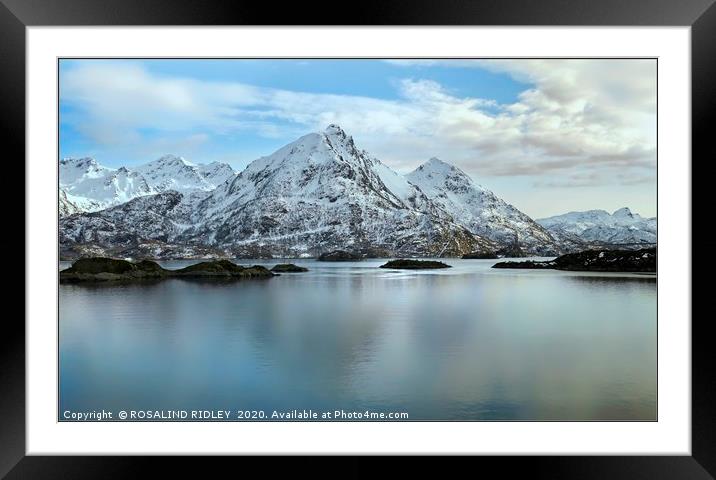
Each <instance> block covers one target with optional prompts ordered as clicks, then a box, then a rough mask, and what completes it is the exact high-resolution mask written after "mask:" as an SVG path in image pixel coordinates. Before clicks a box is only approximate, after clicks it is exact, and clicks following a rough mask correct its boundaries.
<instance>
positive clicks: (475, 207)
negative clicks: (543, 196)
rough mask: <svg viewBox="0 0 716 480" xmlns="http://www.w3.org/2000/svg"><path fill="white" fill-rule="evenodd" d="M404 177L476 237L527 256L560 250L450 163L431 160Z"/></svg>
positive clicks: (532, 223) (543, 232)
mask: <svg viewBox="0 0 716 480" xmlns="http://www.w3.org/2000/svg"><path fill="white" fill-rule="evenodd" d="M406 178H407V179H408V180H409V181H410V182H411V183H412V184H414V185H417V186H418V187H420V189H421V190H422V191H423V192H424V193H425V194H426V195H427V196H428V197H429V198H430V199H431V200H432V201H433V202H435V203H436V204H438V205H439V206H440V207H442V208H443V209H444V210H445V211H446V212H448V213H449V214H450V215H452V216H453V218H454V219H455V221H456V222H458V223H460V224H462V225H464V226H465V227H467V228H468V229H469V230H470V231H471V232H473V233H475V234H477V235H481V236H483V237H486V238H488V239H490V240H492V241H494V242H496V243H499V244H501V245H505V246H507V245H511V244H516V245H518V246H519V247H520V248H522V249H523V250H524V251H525V252H527V253H537V254H554V253H556V252H559V251H560V246H559V245H558V244H557V242H556V241H555V240H554V238H552V236H551V235H550V233H549V232H547V231H546V230H545V229H544V228H543V227H542V226H540V225H538V224H537V223H536V222H535V221H534V220H532V219H531V218H530V217H529V216H527V215H525V214H524V213H522V212H521V211H519V210H517V209H516V208H515V207H513V206H512V205H510V204H508V203H507V202H505V201H504V200H502V199H500V198H499V197H497V196H496V195H495V194H494V193H492V192H491V191H490V190H487V189H486V188H484V187H482V186H480V185H478V184H476V183H475V182H473V180H472V179H471V178H470V177H469V176H468V175H467V174H466V173H465V172H463V171H462V170H460V169H459V168H457V167H455V166H453V165H450V164H449V163H446V162H443V161H442V160H439V159H437V158H431V159H430V160H428V161H427V162H425V163H424V164H422V165H420V166H419V167H418V168H417V169H415V170H414V171H412V172H411V173H409V174H408V175H406Z"/></svg>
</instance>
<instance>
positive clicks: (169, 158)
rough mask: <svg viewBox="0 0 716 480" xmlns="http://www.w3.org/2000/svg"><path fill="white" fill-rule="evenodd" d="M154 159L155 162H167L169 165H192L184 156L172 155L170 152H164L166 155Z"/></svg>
mask: <svg viewBox="0 0 716 480" xmlns="http://www.w3.org/2000/svg"><path fill="white" fill-rule="evenodd" d="M155 161H156V162H157V163H160V164H164V165H167V164H170V165H171V164H181V165H186V166H192V165H193V164H192V163H191V162H188V161H187V160H186V159H185V158H184V157H178V156H176V155H172V154H170V153H169V154H166V155H162V156H161V157H159V158H158V159H157V160H155Z"/></svg>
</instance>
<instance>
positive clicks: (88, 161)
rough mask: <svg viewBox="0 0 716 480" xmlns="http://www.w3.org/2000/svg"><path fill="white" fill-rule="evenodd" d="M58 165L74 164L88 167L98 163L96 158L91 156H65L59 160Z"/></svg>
mask: <svg viewBox="0 0 716 480" xmlns="http://www.w3.org/2000/svg"><path fill="white" fill-rule="evenodd" d="M60 165H74V166H76V167H88V166H90V165H94V166H96V165H98V164H97V160H95V159H94V158H92V157H81V158H75V157H66V158H63V159H62V160H60Z"/></svg>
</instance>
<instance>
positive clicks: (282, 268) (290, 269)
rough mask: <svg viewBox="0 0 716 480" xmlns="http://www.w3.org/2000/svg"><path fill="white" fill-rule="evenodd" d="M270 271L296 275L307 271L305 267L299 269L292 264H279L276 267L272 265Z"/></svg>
mask: <svg viewBox="0 0 716 480" xmlns="http://www.w3.org/2000/svg"><path fill="white" fill-rule="evenodd" d="M271 271H272V272H276V273H298V272H307V271H308V269H307V268H306V267H299V266H298V265H294V264H293V263H279V264H278V265H274V266H273V268H272V269H271Z"/></svg>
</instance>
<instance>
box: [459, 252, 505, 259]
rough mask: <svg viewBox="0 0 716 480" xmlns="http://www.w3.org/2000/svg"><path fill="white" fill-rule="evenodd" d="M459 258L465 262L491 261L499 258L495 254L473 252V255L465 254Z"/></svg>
mask: <svg viewBox="0 0 716 480" xmlns="http://www.w3.org/2000/svg"><path fill="white" fill-rule="evenodd" d="M461 258H463V259H466V260H480V259H488V260H493V259H495V258H499V257H498V256H497V254H496V253H495V252H484V253H480V252H473V253H466V254H465V255H463V256H462V257H461Z"/></svg>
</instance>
